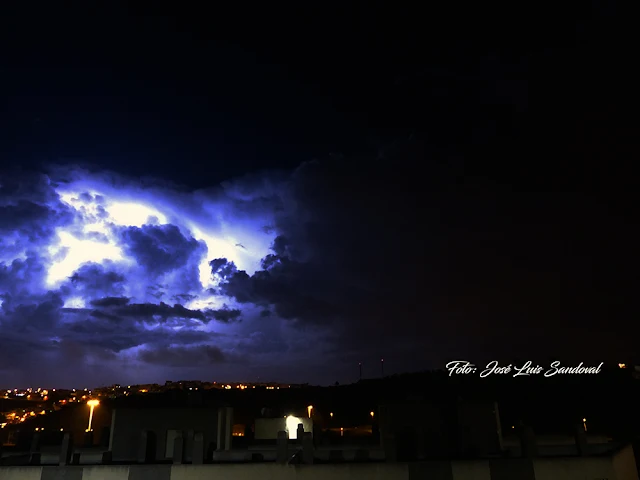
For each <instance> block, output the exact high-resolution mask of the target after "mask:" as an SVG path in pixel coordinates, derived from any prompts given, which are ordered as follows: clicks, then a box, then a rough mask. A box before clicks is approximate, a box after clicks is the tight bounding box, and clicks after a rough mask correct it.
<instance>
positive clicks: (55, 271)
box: [46, 230, 124, 286]
mask: <svg viewBox="0 0 640 480" xmlns="http://www.w3.org/2000/svg"><path fill="white" fill-rule="evenodd" d="M48 250H49V254H50V255H51V257H62V258H61V259H60V260H59V261H57V262H56V261H54V262H53V263H52V264H51V266H50V267H49V272H48V275H47V280H46V282H47V285H49V286H53V285H56V284H58V283H60V282H61V281H63V280H65V279H66V278H69V277H71V275H73V273H74V272H75V271H76V270H77V269H78V268H80V267H81V266H82V265H84V264H85V263H89V262H95V263H103V262H104V261H105V260H112V261H122V260H124V257H123V255H122V250H121V249H120V247H119V246H117V245H114V244H110V243H102V242H98V241H94V240H80V239H78V238H75V237H74V236H73V235H71V234H70V233H68V232H65V231H63V230H61V231H58V242H57V243H56V244H55V245H52V246H50V247H49V249H48Z"/></svg>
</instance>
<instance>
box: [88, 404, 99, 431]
mask: <svg viewBox="0 0 640 480" xmlns="http://www.w3.org/2000/svg"><path fill="white" fill-rule="evenodd" d="M87 405H89V408H90V410H89V427H88V428H87V432H90V431H91V422H92V421H93V409H94V408H96V407H97V406H98V405H100V400H89V401H88V402H87Z"/></svg>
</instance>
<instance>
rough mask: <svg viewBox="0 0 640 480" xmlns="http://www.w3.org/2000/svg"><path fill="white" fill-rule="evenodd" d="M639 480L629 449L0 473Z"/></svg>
mask: <svg viewBox="0 0 640 480" xmlns="http://www.w3.org/2000/svg"><path fill="white" fill-rule="evenodd" d="M201 478H211V479H214V478H220V479H231V478H233V479H234V480H245V479H246V480H254V479H256V478H259V479H260V480H294V479H295V480H324V479H327V478H331V479H332V480H342V479H344V480H347V479H349V480H353V479H356V480H426V479H428V480H512V479H516V478H517V479H518V480H584V479H585V478H589V479H595V478H599V479H605V478H606V479H609V480H639V479H638V472H637V469H636V465H635V459H634V456H633V452H632V450H631V447H625V448H624V449H622V450H620V451H619V452H617V453H616V454H614V455H613V456H604V457H565V458H534V459H528V458H519V459H493V460H476V461H471V460H470V461H441V462H435V461H434V462H412V463H335V464H314V465H283V464H277V463H238V464H226V465H225V464H205V465H129V466H119V465H93V466H86V465H75V466H61V467H56V466H44V467H35V466H34V467H17V466H16V467H10V466H8V467H0V480H61V479H64V480H199V479H201Z"/></svg>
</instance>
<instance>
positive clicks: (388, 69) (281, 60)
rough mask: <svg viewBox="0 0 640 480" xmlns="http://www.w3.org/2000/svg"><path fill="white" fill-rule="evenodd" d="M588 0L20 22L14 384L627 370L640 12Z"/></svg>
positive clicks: (98, 11) (13, 160)
mask: <svg viewBox="0 0 640 480" xmlns="http://www.w3.org/2000/svg"><path fill="white" fill-rule="evenodd" d="M85 3H86V2H85ZM580 3H581V4H580V6H579V7H575V8H574V6H572V5H569V4H567V5H565V6H563V7H562V8H558V7H557V6H555V7H554V10H553V11H548V10H542V9H541V10H540V11H537V12H535V11H533V12H532V11H527V12H524V11H517V10H514V9H511V10H510V9H509V8H506V9H505V7H504V6H503V5H501V6H500V8H497V7H496V8H495V10H492V9H491V8H490V7H488V6H487V5H486V4H482V5H481V6H478V7H475V8H476V10H473V9H469V7H468V6H467V7H465V9H466V10H465V9H462V8H460V9H458V10H456V11H445V10H444V9H440V10H437V11H436V10H433V9H432V10H428V9H425V8H426V7H424V6H422V7H421V9H420V10H418V7H417V6H416V7H415V8H413V7H408V6H406V5H405V6H404V7H401V6H398V5H396V6H393V4H392V3H385V2H362V3H361V4H360V3H355V2H354V3H349V2H343V4H342V6H340V7H336V6H334V5H331V4H330V3H326V2H322V3H317V4H314V3H306V2H305V3H302V4H299V5H298V6H293V5H289V4H287V5H285V4H281V5H280V6H279V7H278V6H273V5H272V4H271V3H269V5H268V6H263V7H258V6H257V5H251V4H247V5H244V6H243V7H242V8H241V9H238V10H235V11H234V10H232V9H231V8H230V7H225V8H224V9H223V8H222V7H216V8H215V9H212V10H204V9H203V10H197V9H196V8H195V7H194V8H193V9H189V8H187V7H180V8H181V9H180V10H177V8H178V7H176V6H175V5H174V6H172V7H171V8H172V10H170V9H169V7H167V9H166V10H162V8H163V7H161V6H153V7H149V8H148V9H147V10H143V9H142V8H140V9H138V10H136V9H135V8H133V7H131V6H128V7H125V6H123V5H120V4H119V3H118V2H109V3H108V5H109V6H105V7H100V8H99V7H95V6H91V5H86V4H78V5H76V6H74V8H71V7H70V8H69V10H64V11H63V10H61V9H60V8H59V7H58V8H56V7H54V6H52V5H51V4H46V3H45V2H42V5H41V6H40V7H38V8H35V7H33V6H31V7H29V10H28V11H17V10H12V11H11V12H8V11H6V12H3V15H2V22H3V24H2V28H1V29H0V31H2V32H3V33H2V34H3V36H4V37H5V38H3V45H4V47H3V53H2V55H3V60H2V62H1V63H0V87H1V92H2V93H1V96H2V98H1V99H0V100H1V102H0V112H1V113H0V159H1V162H2V163H1V165H2V166H1V167H0V168H1V171H0V386H11V387H13V386H14V385H15V386H16V387H17V386H25V387H26V386H40V385H42V386H43V387H47V386H60V387H63V386H96V385H99V384H107V383H116V382H117V383H122V384H127V383H148V382H149V383H150V382H164V381H165V380H179V379H201V380H207V381H256V380H258V379H260V380H261V381H270V380H273V381H283V382H299V383H302V382H309V383H319V384H327V383H334V382H335V381H339V382H341V383H344V382H349V381H355V380H357V378H358V362H362V363H363V374H364V376H365V377H373V376H378V375H379V374H380V367H379V364H380V359H381V358H384V359H385V373H389V374H391V373H400V372H404V371H414V370H422V369H427V368H442V367H443V366H444V364H445V363H446V362H447V361H450V360H457V359H467V360H470V361H472V362H477V363H482V362H486V361H489V360H493V359H496V360H500V361H504V362H505V363H509V361H511V360H513V359H522V360H529V359H531V360H534V361H540V362H548V361H549V360H550V359H561V360H563V361H566V362H574V363H576V364H577V363H578V362H580V361H584V362H597V363H599V362H600V361H605V362H614V363H617V362H618V361H627V362H630V360H631V359H634V358H635V352H636V350H637V339H638V338H639V337H638V334H640V329H639V328H638V327H637V324H638V321H637V320H638V306H637V300H636V299H635V298H634V297H637V295H635V293H636V292H637V275H638V274H637V272H638V270H637V245H638V237H637V228H636V225H635V221H636V220H637V214H636V212H635V209H634V197H635V196H636V194H635V193H634V191H635V190H637V185H635V184H636V182H635V179H636V178H637V177H634V175H633V174H632V172H631V166H632V165H633V162H634V161H635V160H636V159H637V158H638V156H637V154H638V143H637V138H638V133H639V132H638V128H637V126H638V123H637V118H636V117H637V113H634V114H633V115H629V113H633V112H636V110H635V109H634V107H633V106H632V101H631V98H632V95H631V94H630V92H632V91H633V89H632V85H637V83H636V82H635V77H634V76H633V70H634V67H635V65H634V62H633V61H632V60H631V59H633V58H635V55H634V53H633V51H632V45H633V43H632V42H631V37H632V31H633V28H631V26H629V28H627V26H626V25H625V24H626V22H625V21H623V19H624V18H632V17H626V16H625V15H623V14H622V13H621V12H619V11H617V10H616V9H615V2H607V5H606V7H605V6H601V5H599V4H598V2H592V3H590V4H589V5H587V4H583V2H580ZM70 5H71V4H70ZM105 5H107V4H106V3H105ZM314 5H315V6H314ZM336 5H339V4H336ZM576 5H578V4H576ZM3 8H4V9H5V10H6V8H7V7H3ZM202 8H204V7H202ZM634 88H635V87H634ZM634 185H635V186H634ZM597 363H596V364H597ZM36 384H37V385H36Z"/></svg>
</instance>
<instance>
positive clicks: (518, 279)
mask: <svg viewBox="0 0 640 480" xmlns="http://www.w3.org/2000/svg"><path fill="white" fill-rule="evenodd" d="M405 160H406V159H405ZM402 164H403V163H402V162H399V163H394V162H384V161H383V162H378V163H376V164H375V166H374V165H372V164H366V163H358V164H357V163H353V162H352V163H345V162H343V161H342V159H340V158H331V159H329V160H327V161H322V162H308V163H305V164H303V165H301V166H300V167H299V168H297V169H296V170H295V171H293V172H263V173H259V174H253V175H251V176H247V177H244V178H240V179H235V180H231V181H229V182H226V183H224V184H222V185H220V186H218V187H215V188H211V189H208V190H204V191H189V190H188V189H185V188H181V187H178V186H174V185H171V184H168V183H166V182H160V181H151V180H147V179H145V180H140V179H129V178H127V177H125V176H120V175H117V174H115V173H108V172H101V173H96V172H89V171H86V170H81V169H77V168H69V167H65V168H62V167H57V168H52V169H51V170H50V172H48V174H47V175H33V174H19V175H14V176H10V177H6V178H3V179H2V182H0V234H1V236H0V334H1V335H0V371H1V374H2V377H1V378H3V379H7V381H10V382H17V383H18V384H25V383H30V384H31V383H42V384H46V385H52V384H60V385H62V384H65V385H74V386H82V385H79V383H80V384H82V383H86V384H87V386H90V385H93V384H95V383H96V382H98V383H110V382H121V383H125V382H147V381H157V382H162V381H164V380H167V379H179V378H202V379H209V380H216V381H225V380H256V379H258V378H261V379H265V380H266V379H277V380H283V381H297V382H304V381H310V382H320V383H329V382H331V383H332V382H333V381H336V380H337V381H341V382H343V381H349V380H354V379H356V378H357V364H358V362H363V364H364V365H365V366H366V368H365V375H367V376H371V375H377V374H378V372H379V370H378V369H379V365H380V363H379V362H380V358H382V357H384V358H385V367H386V368H389V370H388V372H390V371H402V370H410V369H415V368H424V367H440V366H441V365H443V364H444V362H446V361H448V360H452V359H457V358H469V357H471V359H472V360H473V359H476V361H481V360H482V359H488V360H491V359H494V358H508V357H506V356H508V355H514V354H517V355H519V356H521V357H526V356H532V357H536V358H539V357H540V356H560V357H561V356H562V355H568V356H571V358H575V359H577V360H578V361H588V360H589V358H590V355H591V356H593V352H598V351H599V350H598V349H597V344H598V342H600V341H601V339H602V338H603V337H606V333H603V332H599V333H597V334H594V335H592V336H591V337H589V338H586V337H585V339H583V341H582V342H581V343H579V344H578V343H576V342H575V341H574V332H575V329H576V328H583V327H584V325H587V324H588V325H589V327H588V329H589V330H593V328H594V327H593V325H594V323H593V322H591V321H590V318H591V317H593V315H594V314H598V312H600V313H601V314H604V312H605V311H606V308H607V307H606V304H605V303H604V302H603V301H602V299H603V298H605V297H604V296H603V297H598V296H597V295H584V292H588V291H592V290H589V289H590V284H591V283H592V277H590V275H589V272H587V271H586V270H585V268H586V266H585V265H587V264H586V263H585V262H584V258H587V255H588V252H589V251H591V250H592V249H593V248H599V247H598V245H604V243H603V239H602V238H601V237H598V236H597V235H591V236H588V235H580V232H584V231H585V230H584V228H583V227H585V226H586V225H588V224H589V223H590V222H596V221H597V222H599V224H600V225H607V220H606V217H605V216H603V215H600V216H599V213H598V211H597V210H596V209H595V208H593V209H591V212H592V215H591V216H590V217H589V218H583V217H581V216H580V215H579V214H578V212H580V211H581V210H580V209H579V208H577V203H576V201H577V200H576V199H575V197H571V198H570V197H566V196H562V195H558V194H536V195H529V194H521V195H514V194H513V193H512V192H510V193H509V195H504V196H503V194H505V192H506V191H505V190H501V189H500V188H499V187H496V188H495V189H494V190H492V189H491V188H488V187H487V186H486V185H483V186H482V187H483V188H482V189H478V188H477V187H478V185H479V184H478V183H468V180H465V179H464V178H462V177H460V180H459V184H460V185H458V186H457V188H456V191H455V192H453V191H451V190H450V186H451V185H453V184H455V182H452V181H443V178H444V177H445V176H446V175H448V174H451V175H453V177H455V176H456V175H457V174H458V172H457V170H455V169H453V170H452V171H450V172H449V171H447V172H443V171H442V169H440V167H439V166H438V165H437V163H436V162H434V163H433V165H432V166H431V167H430V168H431V170H430V171H427V170H425V169H423V170H422V174H421V175H417V174H412V175H408V174H407V172H406V171H404V170H403V169H402V168H401V167H400V166H399V165H402ZM404 164H406V163H404ZM363 172H366V177H365V176H364V175H363ZM412 172H413V173H415V172H414V171H413V170H412V171H411V172H409V173H412ZM449 180H451V179H449ZM479 191H482V192H483V193H482V195H480V194H479V193H478V192H479ZM487 192H493V193H492V194H491V195H489V194H487ZM504 199H508V201H506V200H504ZM543 203H544V204H546V205H548V206H549V207H551V206H553V208H545V209H544V211H545V212H547V213H546V214H545V217H544V218H542V217H541V216H540V215H541V213H540V212H541V211H542V210H539V207H540V205H541V204H543ZM580 208H584V205H582V204H581V207H580ZM549 212H554V213H553V214H550V213H549ZM542 225H546V226H545V227H544V228H542ZM605 230H606V229H605ZM550 232H554V233H553V234H551V233H550ZM568 244H571V245H572V249H571V250H562V248H563V247H562V245H568ZM563 252H564V253H563ZM594 265H595V264H594ZM604 289H605V287H603V288H602V289H601V292H603V291H604ZM580 292H583V294H581V293H580ZM609 312H611V310H609ZM581 325H582V326H583V327H581ZM586 330H587V329H586V328H583V331H586ZM549 332H553V335H550V334H549ZM592 333H593V332H592ZM479 339H482V340H481V341H479ZM625 348H626V347H625V346H624V345H622V344H621V345H620V347H619V349H618V353H620V352H625V351H626V350H625ZM589 352H591V353H589ZM581 355H582V356H581ZM474 356H475V358H474ZM595 356H596V357H598V355H595ZM594 359H595V360H597V358H594ZM600 361H601V360H600Z"/></svg>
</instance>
